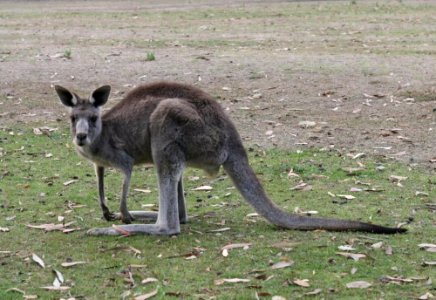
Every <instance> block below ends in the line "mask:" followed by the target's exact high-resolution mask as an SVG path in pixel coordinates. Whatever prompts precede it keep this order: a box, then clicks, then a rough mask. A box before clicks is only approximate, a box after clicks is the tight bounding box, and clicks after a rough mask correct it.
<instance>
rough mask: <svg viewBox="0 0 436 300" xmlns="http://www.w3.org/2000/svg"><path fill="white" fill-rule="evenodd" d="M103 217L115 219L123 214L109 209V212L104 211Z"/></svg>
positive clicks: (110, 219)
mask: <svg viewBox="0 0 436 300" xmlns="http://www.w3.org/2000/svg"><path fill="white" fill-rule="evenodd" d="M103 218H104V219H105V220H106V221H115V220H120V219H121V215H120V214H117V213H112V212H110V211H107V212H104V213H103Z"/></svg>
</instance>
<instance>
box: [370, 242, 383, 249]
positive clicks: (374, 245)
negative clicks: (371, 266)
mask: <svg viewBox="0 0 436 300" xmlns="http://www.w3.org/2000/svg"><path fill="white" fill-rule="evenodd" d="M382 246H383V242H378V243H374V244H372V245H371V248H372V249H380V248H381V247H382Z"/></svg>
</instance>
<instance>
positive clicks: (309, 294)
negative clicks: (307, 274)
mask: <svg viewBox="0 0 436 300" xmlns="http://www.w3.org/2000/svg"><path fill="white" fill-rule="evenodd" d="M321 292H322V290H321V289H315V290H313V291H311V292H308V293H305V294H304V295H307V296H314V295H318V294H319V293H321Z"/></svg>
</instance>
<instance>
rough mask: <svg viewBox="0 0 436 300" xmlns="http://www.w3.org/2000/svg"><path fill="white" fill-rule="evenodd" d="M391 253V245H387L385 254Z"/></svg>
mask: <svg viewBox="0 0 436 300" xmlns="http://www.w3.org/2000/svg"><path fill="white" fill-rule="evenodd" d="M392 253H393V250H392V246H390V245H387V246H386V248H385V254H386V255H392Z"/></svg>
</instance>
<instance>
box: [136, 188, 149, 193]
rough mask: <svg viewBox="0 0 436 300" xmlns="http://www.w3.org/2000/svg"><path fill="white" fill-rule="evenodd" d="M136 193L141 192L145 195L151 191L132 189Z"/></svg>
mask: <svg viewBox="0 0 436 300" xmlns="http://www.w3.org/2000/svg"><path fill="white" fill-rule="evenodd" d="M133 190H134V191H136V192H141V193H145V194H149V193H151V190H149V189H133Z"/></svg>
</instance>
